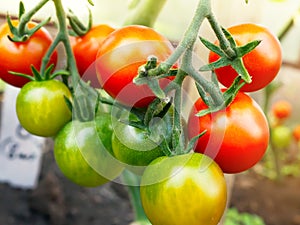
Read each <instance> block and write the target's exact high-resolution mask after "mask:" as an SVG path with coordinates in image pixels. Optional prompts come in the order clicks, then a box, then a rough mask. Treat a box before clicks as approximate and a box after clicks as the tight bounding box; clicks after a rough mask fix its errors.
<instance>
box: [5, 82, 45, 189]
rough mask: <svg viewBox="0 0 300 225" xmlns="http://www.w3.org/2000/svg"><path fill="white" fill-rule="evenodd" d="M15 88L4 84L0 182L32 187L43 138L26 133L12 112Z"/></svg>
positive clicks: (38, 170)
mask: <svg viewBox="0 0 300 225" xmlns="http://www.w3.org/2000/svg"><path fill="white" fill-rule="evenodd" d="M19 90H20V89H19V88H15V87H12V86H9V85H6V87H5V92H4V99H3V102H2V107H1V129H0V182H4V183H8V184H10V185H11V186H13V187H18V188H25V189H32V188H35V187H36V185H37V180H38V176H39V173H40V164H41V156H42V149H43V147H44V143H45V139H44V138H41V137H37V136H34V135H31V134H29V133H28V132H27V131H26V130H24V129H23V128H22V126H21V125H20V123H19V120H18V118H17V115H16V109H15V107H16V98H17V95H18V93H19Z"/></svg>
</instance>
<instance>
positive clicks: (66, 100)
mask: <svg viewBox="0 0 300 225" xmlns="http://www.w3.org/2000/svg"><path fill="white" fill-rule="evenodd" d="M64 100H65V102H66V105H67V107H68V109H69V110H70V112H71V113H72V112H73V104H72V102H71V100H70V99H69V98H68V97H67V96H65V95H64Z"/></svg>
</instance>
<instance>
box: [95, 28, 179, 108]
mask: <svg viewBox="0 0 300 225" xmlns="http://www.w3.org/2000/svg"><path fill="white" fill-rule="evenodd" d="M172 51H173V46H172V44H171V43H170V41H169V40H168V39H166V38H165V37H163V36H162V35H161V34H159V33H157V32H156V31H155V30H153V29H151V28H149V27H144V26H138V25H131V26H125V27H122V28H120V29H117V30H115V31H114V32H112V33H111V34H109V35H108V36H107V38H106V39H105V40H104V42H103V43H102V45H101V46H100V49H99V52H98V54H97V61H96V71H97V76H98V79H99V82H100V84H101V86H102V87H103V89H104V90H106V91H107V92H108V94H110V95H111V96H112V97H113V98H115V99H117V100H118V101H120V102H121V103H123V104H125V105H128V106H135V107H146V106H148V105H149V103H150V102H151V101H153V99H154V98H155V96H154V94H153V93H152V91H151V89H150V88H149V87H148V86H147V85H141V86H137V85H136V84H134V83H133V79H134V78H135V77H136V76H137V74H138V68H139V67H140V66H141V65H143V64H145V63H146V62H147V58H148V56H151V55H154V56H156V57H157V58H158V61H159V62H160V61H163V60H165V59H167V57H168V56H170V55H171V53H172ZM168 81H169V80H168V79H162V80H161V81H160V85H161V87H162V88H163V87H164V86H166V85H167V84H168Z"/></svg>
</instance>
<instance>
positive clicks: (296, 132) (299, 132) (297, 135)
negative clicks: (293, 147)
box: [293, 125, 300, 142]
mask: <svg viewBox="0 0 300 225" xmlns="http://www.w3.org/2000/svg"><path fill="white" fill-rule="evenodd" d="M293 137H294V139H295V140H296V141H297V142H300V125H297V126H296V127H294V129H293Z"/></svg>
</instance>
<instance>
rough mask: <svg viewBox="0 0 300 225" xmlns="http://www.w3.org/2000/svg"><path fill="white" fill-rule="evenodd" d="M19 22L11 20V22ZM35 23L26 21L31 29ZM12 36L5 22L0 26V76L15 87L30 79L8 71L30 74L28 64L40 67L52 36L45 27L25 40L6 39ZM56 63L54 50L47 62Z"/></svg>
mask: <svg viewBox="0 0 300 225" xmlns="http://www.w3.org/2000/svg"><path fill="white" fill-rule="evenodd" d="M18 23H19V22H18V21H17V20H13V21H12V24H13V25H15V26H16V25H17V24H18ZM36 25H37V24H36V23H34V22H29V23H28V28H29V29H32V28H33V27H35V26H36ZM8 35H10V36H12V34H11V32H10V29H9V26H8V24H7V23H5V24H3V25H2V26H1V28H0V52H1V54H0V78H1V79H2V80H3V81H5V82H6V83H8V84H10V85H13V86H15V87H22V86H23V85H24V84H26V83H27V82H29V81H30V80H29V79H27V78H24V77H20V76H16V75H12V74H10V73H9V71H13V72H18V73H24V74H28V75H31V74H32V72H31V68H30V66H31V65H33V66H34V67H35V68H36V69H37V70H39V69H40V66H41V63H42V58H43V56H44V55H45V53H46V52H47V50H48V48H49V47H50V45H51V43H52V41H53V40H52V37H51V35H50V33H49V32H48V31H47V30H46V29H45V28H43V27H42V28H40V29H39V30H38V31H37V32H35V33H34V34H33V35H32V36H31V37H30V38H29V39H28V40H27V41H25V42H12V41H10V40H9V39H8V37H7V36H8ZM56 63H57V52H56V51H54V52H53V54H52V55H51V57H50V60H49V64H48V65H51V64H56Z"/></svg>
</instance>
